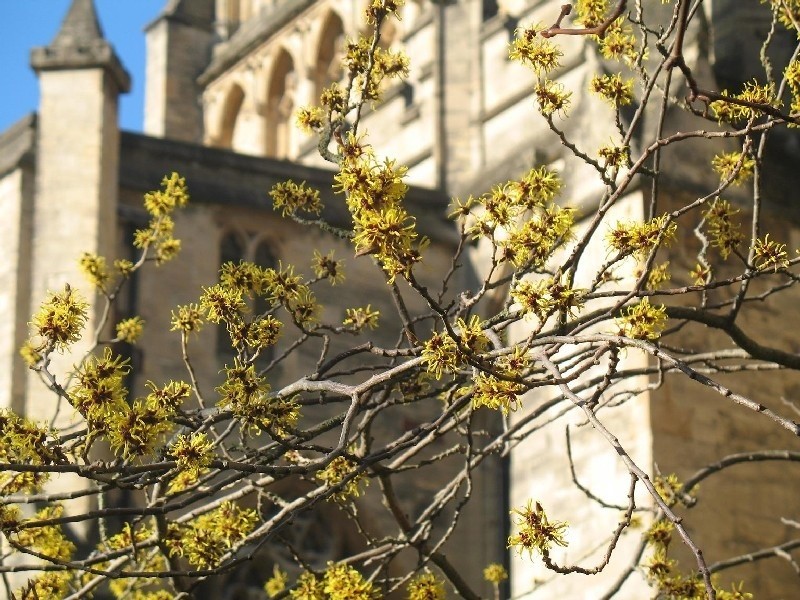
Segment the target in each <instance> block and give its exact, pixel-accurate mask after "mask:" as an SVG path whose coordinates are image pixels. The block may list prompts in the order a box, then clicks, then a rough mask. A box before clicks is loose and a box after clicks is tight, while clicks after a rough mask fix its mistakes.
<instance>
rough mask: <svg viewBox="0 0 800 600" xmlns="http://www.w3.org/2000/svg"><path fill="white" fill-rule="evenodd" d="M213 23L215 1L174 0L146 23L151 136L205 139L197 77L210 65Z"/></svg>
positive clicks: (147, 125)
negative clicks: (151, 20)
mask: <svg viewBox="0 0 800 600" xmlns="http://www.w3.org/2000/svg"><path fill="white" fill-rule="evenodd" d="M213 28H214V2H213V0H191V1H189V0H170V2H169V3H168V4H167V6H166V7H165V8H164V10H163V11H162V12H161V14H160V15H159V16H158V17H157V18H156V19H155V20H154V21H153V22H152V23H150V24H149V25H148V26H147V28H146V34H147V70H146V73H145V111H144V112H145V120H144V132H145V133H146V134H147V135H152V136H155V137H165V138H170V139H174V140H181V141H184V142H195V143H199V142H201V141H202V139H203V112H202V106H201V103H200V91H201V90H200V87H199V86H198V84H197V78H198V77H199V76H200V74H201V73H202V72H203V70H204V69H205V67H206V66H207V65H208V61H209V58H210V54H211V44H212V42H213Z"/></svg>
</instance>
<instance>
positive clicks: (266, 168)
mask: <svg viewBox="0 0 800 600" xmlns="http://www.w3.org/2000/svg"><path fill="white" fill-rule="evenodd" d="M171 171H177V172H179V173H180V174H181V175H182V176H183V177H186V180H187V182H188V184H189V193H190V195H191V197H192V201H193V202H194V203H197V204H216V205H221V206H235V207H249V208H258V209H264V210H266V209H270V210H271V202H270V200H269V196H268V195H267V193H268V191H269V190H270V189H271V188H272V186H273V185H275V184H276V183H278V182H281V181H285V180H287V179H292V180H294V181H305V182H307V183H308V184H309V185H311V186H313V187H315V188H317V189H319V190H320V194H321V196H322V200H323V202H324V204H325V209H324V211H323V214H322V218H323V219H325V220H326V221H328V222H329V223H331V224H332V225H335V226H337V227H344V228H349V227H350V226H351V220H350V213H349V212H348V211H347V208H346V207H345V204H344V198H343V197H342V196H341V195H338V194H334V193H333V189H332V186H333V171H331V170H327V169H321V168H319V167H310V166H306V165H301V164H298V163H294V162H290V161H285V160H277V159H272V158H262V157H256V156H246V155H242V154H237V153H236V152H231V151H229V150H222V149H219V148H209V147H207V146H201V145H197V144H191V143H187V142H179V141H175V140H166V139H162V138H155V137H150V136H146V135H141V134H136V133H131V132H122V136H121V151H120V173H119V183H120V187H121V188H123V189H126V190H129V191H133V192H139V193H145V192H148V191H150V190H153V189H156V188H158V186H159V184H160V182H161V179H162V178H163V177H164V175H165V174H168V173H169V172H171ZM448 203H449V198H448V197H447V196H446V195H445V194H444V193H442V192H441V191H438V190H431V189H426V188H421V187H415V186H412V187H409V190H408V195H407V196H406V206H407V208H408V211H409V212H410V213H411V214H412V215H413V216H415V217H416V219H417V230H418V231H419V233H420V234H422V235H425V236H428V237H429V238H431V240H433V241H436V242H439V243H445V244H455V243H457V241H458V235H457V232H456V230H455V228H454V227H453V225H452V223H451V222H450V221H448V220H447V218H446V211H447V206H448Z"/></svg>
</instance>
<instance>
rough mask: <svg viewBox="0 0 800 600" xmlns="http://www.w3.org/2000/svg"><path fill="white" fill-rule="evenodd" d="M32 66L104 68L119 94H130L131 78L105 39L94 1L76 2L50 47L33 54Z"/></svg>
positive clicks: (47, 68)
mask: <svg viewBox="0 0 800 600" xmlns="http://www.w3.org/2000/svg"><path fill="white" fill-rule="evenodd" d="M31 66H32V67H33V68H34V70H36V71H37V72H41V71H53V70H69V69H82V68H84V69H92V68H97V67H101V68H104V69H105V70H106V71H107V72H108V74H109V75H110V76H111V80H112V82H113V83H114V84H115V85H116V87H117V88H118V92H127V91H128V90H129V89H130V86H131V78H130V75H129V74H128V72H127V71H126V70H125V68H124V67H123V66H122V63H121V62H120V60H119V57H118V56H117V54H116V52H114V48H113V47H112V46H111V44H109V43H108V41H107V40H106V39H105V37H104V36H103V30H102V28H101V27H100V23H99V21H98V19H97V11H96V10H95V7H94V0H73V2H72V5H71V6H70V7H69V12H67V16H66V17H64V21H63V22H62V23H61V28H60V29H59V30H58V33H57V34H56V37H55V38H54V39H53V41H52V42H51V43H50V45H49V46H45V47H43V48H34V49H33V51H32V52H31Z"/></svg>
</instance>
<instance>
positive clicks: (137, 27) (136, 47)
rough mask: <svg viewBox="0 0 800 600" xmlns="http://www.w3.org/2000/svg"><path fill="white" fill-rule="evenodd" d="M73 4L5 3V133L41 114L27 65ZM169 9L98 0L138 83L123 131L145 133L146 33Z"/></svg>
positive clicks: (0, 109)
mask: <svg viewBox="0 0 800 600" xmlns="http://www.w3.org/2000/svg"><path fill="white" fill-rule="evenodd" d="M70 3H71V0H0V14H1V15H2V18H1V19H0V74H2V78H3V81H4V82H8V85H4V86H3V87H4V88H5V89H4V90H3V92H2V93H0V132H2V131H5V130H6V128H7V127H8V126H9V125H11V124H12V123H14V122H15V121H17V120H18V119H20V118H21V117H23V116H24V115H26V114H28V113H29V112H32V111H35V110H36V107H37V105H38V103H39V88H38V82H37V80H36V75H35V74H34V72H33V71H32V70H31V68H30V66H29V65H28V59H29V53H30V49H31V48H33V47H35V46H46V45H47V44H49V43H50V42H51V41H52V40H53V38H54V37H55V35H56V33H57V32H58V28H59V25H60V24H61V20H62V19H63V18H64V15H66V14H67V9H68V8H69V5H70ZM165 5H166V0H95V6H96V7H97V12H98V15H99V17H100V24H101V26H102V27H103V33H105V36H106V39H108V40H109V41H110V42H111V43H112V44H113V46H114V48H115V49H116V51H117V54H118V55H119V56H120V58H121V59H122V64H124V65H125V68H126V69H128V72H130V74H131V77H132V78H133V86H132V89H131V91H130V92H129V93H128V94H125V95H123V96H122V101H121V105H120V123H121V127H122V128H123V129H127V130H132V131H141V129H142V105H143V93H144V59H145V55H144V52H145V44H144V31H143V28H144V26H145V25H147V24H148V23H149V22H150V21H152V20H153V19H154V18H155V17H156V16H158V13H159V12H160V11H161V9H162V7H163V6H165Z"/></svg>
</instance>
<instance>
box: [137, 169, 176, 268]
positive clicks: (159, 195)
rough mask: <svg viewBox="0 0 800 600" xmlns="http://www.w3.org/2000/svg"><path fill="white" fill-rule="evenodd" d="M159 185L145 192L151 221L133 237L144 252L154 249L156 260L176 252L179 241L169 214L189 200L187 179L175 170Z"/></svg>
mask: <svg viewBox="0 0 800 600" xmlns="http://www.w3.org/2000/svg"><path fill="white" fill-rule="evenodd" d="M161 187H162V189H161V190H158V191H154V192H149V193H147V194H145V196H144V207H145V209H146V210H147V212H148V213H149V214H150V223H149V224H148V226H147V227H146V228H145V229H139V230H137V231H136V233H135V234H134V238H133V245H134V246H136V247H137V248H140V249H142V250H143V251H144V252H146V253H147V252H148V251H149V249H150V248H152V249H153V258H154V259H155V261H156V264H162V263H164V262H166V261H169V260H172V259H173V258H175V256H176V255H177V254H178V251H179V250H180V247H181V243H180V240H177V239H175V237H173V232H174V230H175V222H174V221H173V220H172V214H173V213H174V212H175V210H176V209H178V208H182V207H184V206H186V203H187V202H188V201H189V192H188V191H187V189H186V180H185V179H184V178H183V177H181V176H180V175H178V174H177V173H172V175H170V176H169V177H164V179H163V181H162V182H161Z"/></svg>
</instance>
